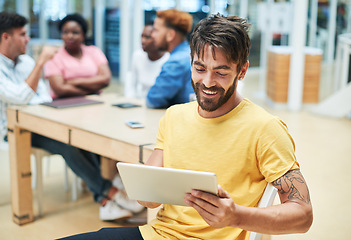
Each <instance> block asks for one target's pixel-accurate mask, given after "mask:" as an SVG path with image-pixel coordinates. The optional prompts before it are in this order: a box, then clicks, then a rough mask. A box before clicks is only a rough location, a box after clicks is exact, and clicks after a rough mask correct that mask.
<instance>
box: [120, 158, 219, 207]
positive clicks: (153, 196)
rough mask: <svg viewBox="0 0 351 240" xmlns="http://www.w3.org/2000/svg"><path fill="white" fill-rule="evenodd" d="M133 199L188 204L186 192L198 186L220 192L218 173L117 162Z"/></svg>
mask: <svg viewBox="0 0 351 240" xmlns="http://www.w3.org/2000/svg"><path fill="white" fill-rule="evenodd" d="M117 168H118V172H119V174H120V176H121V179H122V182H123V184H124V187H125V190H126V192H127V195H128V197H129V198H130V199H133V200H141V201H149V202H157V203H164V204H173V205H182V206H188V205H186V204H185V202H184V197H185V193H187V192H191V190H192V189H198V190H202V191H206V192H210V193H212V194H215V195H217V194H218V187H217V176H216V174H214V173H210V172H200V171H192V170H182V169H174V168H163V167H153V166H146V165H141V164H131V163H122V162H118V163H117Z"/></svg>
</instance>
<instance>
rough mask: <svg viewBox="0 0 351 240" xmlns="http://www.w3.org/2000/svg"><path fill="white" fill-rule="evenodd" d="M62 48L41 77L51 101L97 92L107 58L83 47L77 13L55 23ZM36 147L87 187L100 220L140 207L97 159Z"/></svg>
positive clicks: (54, 146)
mask: <svg viewBox="0 0 351 240" xmlns="http://www.w3.org/2000/svg"><path fill="white" fill-rule="evenodd" d="M58 27H59V30H60V32H61V34H62V39H63V41H64V46H63V47H61V48H60V49H59V50H58V52H57V53H56V54H55V56H54V57H53V58H52V59H51V60H50V61H48V62H47V64H46V65H45V69H44V70H45V76H46V78H48V79H49V81H50V85H51V88H52V90H53V92H52V95H53V98H56V97H72V96H82V95H87V94H92V93H98V92H99V91H101V89H102V88H104V87H106V86H107V85H108V84H109V82H110V78H111V72H110V69H109V67H108V63H107V59H106V57H105V55H104V54H103V53H102V51H101V50H100V49H99V48H97V47H95V46H86V45H84V44H83V42H84V39H85V36H86V33H87V29H88V24H87V22H86V21H85V19H84V18H83V17H82V16H80V15H79V14H71V15H67V16H66V17H65V18H63V19H62V20H61V22H60V23H59V26H58ZM36 139H37V141H36V142H37V145H36V146H37V147H40V148H44V149H46V150H48V151H49V152H51V153H53V154H59V155H61V156H62V157H63V158H64V159H65V161H66V163H67V165H68V166H69V167H70V168H71V169H72V171H73V172H74V173H75V174H76V175H77V176H78V177H80V178H82V179H83V181H84V182H85V183H86V185H87V186H88V188H89V190H90V191H91V192H92V193H93V194H94V200H95V201H96V202H99V203H100V204H101V206H100V213H99V216H100V219H101V220H106V221H110V220H118V219H125V218H129V217H131V216H132V212H133V213H138V212H140V211H142V210H143V209H144V208H143V207H142V206H141V205H140V204H138V203H137V202H136V201H131V200H129V199H128V197H127V195H126V194H125V192H124V190H123V184H122V183H121V181H120V178H119V176H118V175H117V176H116V178H115V179H114V180H113V181H110V180H108V179H104V178H103V177H102V176H101V172H100V156H99V155H97V154H95V153H91V152H88V151H85V150H82V149H77V148H75V147H73V146H70V145H67V144H64V143H61V142H57V141H55V140H52V139H49V138H46V137H43V136H39V135H38V136H36Z"/></svg>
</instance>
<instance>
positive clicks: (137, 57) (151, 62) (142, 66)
mask: <svg viewBox="0 0 351 240" xmlns="http://www.w3.org/2000/svg"><path fill="white" fill-rule="evenodd" d="M152 30H153V23H151V22H149V23H146V24H145V27H144V30H143V33H142V35H141V47H142V49H139V50H136V51H135V52H134V53H133V57H132V67H131V72H130V74H128V76H129V77H128V79H127V80H126V82H125V87H124V95H125V96H126V97H131V98H142V99H144V98H145V97H146V95H147V93H148V91H149V89H150V87H151V86H152V85H154V83H155V80H156V77H157V76H158V75H159V74H160V72H161V67H162V65H163V64H164V63H165V62H166V61H167V59H168V58H169V53H168V52H167V51H165V50H160V49H158V48H157V47H156V46H155V42H154V39H153V38H152V37H151V33H152Z"/></svg>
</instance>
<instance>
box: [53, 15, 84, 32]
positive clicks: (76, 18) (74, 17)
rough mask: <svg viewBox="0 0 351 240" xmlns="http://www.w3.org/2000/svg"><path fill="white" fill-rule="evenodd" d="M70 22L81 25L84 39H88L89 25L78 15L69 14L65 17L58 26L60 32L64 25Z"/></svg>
mask: <svg viewBox="0 0 351 240" xmlns="http://www.w3.org/2000/svg"><path fill="white" fill-rule="evenodd" d="M69 21H74V22H76V23H78V24H79V26H80V27H81V28H82V31H83V34H84V37H86V35H87V32H88V23H87V21H86V20H85V19H84V18H83V17H82V16H81V15H80V14H78V13H74V14H69V15H67V16H66V17H64V18H63V19H62V20H61V21H60V23H59V24H58V30H59V31H60V32H62V28H63V25H65V23H66V22H69Z"/></svg>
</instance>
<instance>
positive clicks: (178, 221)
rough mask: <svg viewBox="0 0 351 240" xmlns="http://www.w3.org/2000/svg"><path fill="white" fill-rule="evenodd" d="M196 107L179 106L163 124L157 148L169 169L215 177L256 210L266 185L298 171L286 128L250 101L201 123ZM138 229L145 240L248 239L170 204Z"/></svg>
mask: <svg viewBox="0 0 351 240" xmlns="http://www.w3.org/2000/svg"><path fill="white" fill-rule="evenodd" d="M197 108H198V105H197V103H196V102H191V103H186V104H182V105H175V106H173V107H171V108H169V109H168V110H167V111H166V113H165V116H164V117H163V118H162V119H161V121H160V126H159V131H158V136H157V143H156V147H155V148H157V149H162V150H163V161H164V167H169V168H178V169H190V170H198V171H207V172H214V173H216V175H217V179H218V184H219V185H221V186H222V188H223V189H224V190H226V191H227V192H228V193H229V194H230V196H231V197H232V199H233V200H234V202H235V203H236V204H239V205H242V206H249V207H255V206H257V204H258V202H259V200H260V198H261V196H262V194H263V192H264V189H265V186H266V184H267V182H272V181H274V180H276V179H278V178H279V177H281V176H282V175H284V174H285V173H286V172H287V171H289V170H291V169H296V168H298V163H297V162H296V158H295V154H294V150H295V149H294V148H295V146H294V141H293V139H292V138H291V136H290V135H289V133H288V131H287V127H286V125H285V124H284V123H283V122H282V121H281V120H279V119H278V118H276V117H274V116H272V115H270V114H269V113H267V112H266V111H265V110H263V109H262V108H260V107H258V106H257V105H255V104H253V103H252V102H250V101H249V100H247V99H244V100H243V101H242V102H241V103H240V104H239V105H238V106H237V107H236V108H234V109H233V110H232V111H231V112H229V113H227V114H225V115H223V116H221V117H218V118H211V119H205V118H202V117H201V116H200V115H199V114H198V111H197ZM165 181H167V179H165ZM139 229H140V231H141V234H142V236H143V238H144V239H145V240H149V239H150V240H151V239H152V240H155V239H228V240H229V239H230V240H233V239H248V237H249V234H248V233H247V232H246V231H244V230H242V229H239V228H232V227H226V228H222V229H215V228H212V227H210V226H209V225H208V224H207V223H206V222H205V221H204V220H203V219H202V218H201V216H200V215H199V214H198V213H197V212H196V210H195V209H193V208H191V207H183V206H175V205H167V204H165V205H164V207H163V208H162V209H161V210H160V211H159V212H158V215H157V218H156V219H155V220H153V221H152V222H151V223H150V224H148V225H144V226H141V227H140V228H139Z"/></svg>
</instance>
